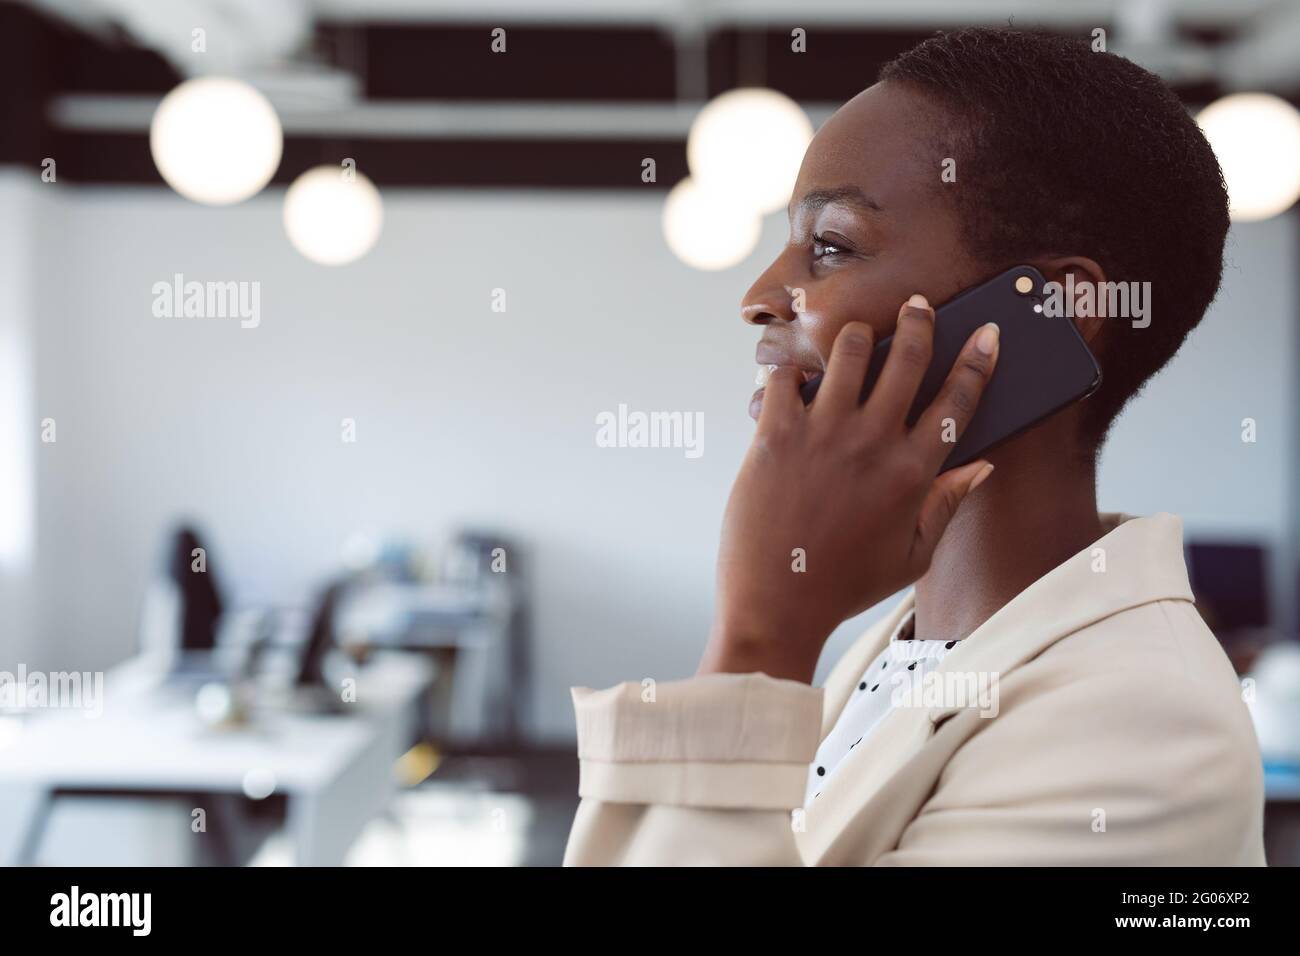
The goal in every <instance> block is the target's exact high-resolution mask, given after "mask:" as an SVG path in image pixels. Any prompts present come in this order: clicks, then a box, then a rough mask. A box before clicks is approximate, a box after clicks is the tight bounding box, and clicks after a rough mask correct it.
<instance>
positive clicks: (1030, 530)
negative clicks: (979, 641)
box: [916, 427, 1104, 641]
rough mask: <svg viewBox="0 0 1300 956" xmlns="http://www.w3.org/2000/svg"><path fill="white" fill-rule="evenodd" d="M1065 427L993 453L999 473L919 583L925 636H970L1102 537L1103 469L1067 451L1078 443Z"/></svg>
mask: <svg viewBox="0 0 1300 956" xmlns="http://www.w3.org/2000/svg"><path fill="white" fill-rule="evenodd" d="M1036 431H1037V430H1036ZM1062 431H1066V429H1063V428H1060V427H1058V428H1053V429H1044V430H1042V434H1036V433H1035V432H1031V433H1029V434H1027V435H1025V436H1023V437H1022V438H1020V439H1017V440H1016V441H1014V442H1012V443H1011V444H1009V445H1007V446H1005V447H1004V448H1003V449H1000V450H999V451H998V452H997V453H995V454H992V455H990V456H989V460H990V461H992V462H993V463H994V465H995V466H996V467H995V469H994V471H993V474H992V475H990V476H989V479H988V481H986V482H984V483H983V484H982V485H981V486H980V487H979V488H978V489H977V490H976V491H975V492H973V493H972V494H971V495H970V497H969V498H967V500H966V501H964V502H963V503H962V506H961V508H959V509H958V511H957V515H956V517H954V518H953V520H952V523H951V524H950V525H949V526H948V530H947V531H946V532H945V533H944V536H943V540H942V541H940V543H939V547H938V549H937V550H936V551H935V553H934V560H933V561H932V562H931V564H930V569H929V571H927V572H926V574H925V576H924V577H922V578H921V579H920V580H919V581H917V583H916V637H917V639H919V640H943V641H955V640H961V639H962V638H965V637H969V636H970V634H971V633H972V632H973V631H974V630H975V629H976V628H978V627H979V626H980V625H981V624H983V623H984V622H985V621H986V620H988V619H989V618H990V617H991V616H992V615H993V614H994V613H995V612H997V611H998V610H999V609H1000V608H1002V607H1003V606H1004V605H1005V604H1007V602H1009V601H1010V600H1011V599H1012V598H1014V597H1015V596H1016V595H1017V594H1019V593H1020V592H1021V591H1023V590H1024V589H1025V588H1027V587H1029V585H1031V584H1033V583H1034V582H1035V581H1037V580H1038V579H1039V578H1041V577H1042V576H1043V575H1044V574H1046V573H1047V572H1048V571H1051V570H1052V569H1053V568H1054V567H1056V566H1057V565H1059V564H1061V563H1062V562H1063V561H1065V560H1067V559H1068V558H1070V557H1072V556H1073V555H1075V554H1077V553H1078V552H1080V551H1082V550H1083V549H1084V548H1086V547H1087V546H1088V545H1090V544H1091V543H1092V542H1094V541H1096V540H1097V539H1098V538H1100V537H1101V536H1102V534H1103V533H1104V532H1103V529H1102V524H1101V519H1100V518H1099V516H1098V514H1097V494H1096V470H1095V467H1094V466H1093V465H1092V464H1091V463H1087V464H1085V463H1080V462H1078V461H1077V460H1075V461H1071V460H1068V456H1066V455H1062V454H1061V451H1060V449H1062V448H1069V447H1072V446H1073V445H1074V444H1075V442H1074V441H1071V440H1070V438H1071V437H1072V436H1070V435H1068V434H1065V435H1062V434H1061V432H1062Z"/></svg>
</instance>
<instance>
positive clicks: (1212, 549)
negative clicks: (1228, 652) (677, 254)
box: [1187, 541, 1270, 635]
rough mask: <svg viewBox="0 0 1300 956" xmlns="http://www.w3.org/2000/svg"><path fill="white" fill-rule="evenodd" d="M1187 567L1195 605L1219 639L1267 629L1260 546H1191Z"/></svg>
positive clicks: (1216, 543)
mask: <svg viewBox="0 0 1300 956" xmlns="http://www.w3.org/2000/svg"><path fill="white" fill-rule="evenodd" d="M1187 566H1188V572H1189V576H1190V578H1191V583H1192V591H1193V592H1194V593H1195V594H1196V601H1197V604H1198V605H1201V606H1202V607H1203V608H1204V609H1205V610H1206V612H1207V616H1208V617H1211V618H1212V619H1213V620H1212V621H1211V622H1210V623H1211V624H1212V626H1213V627H1214V629H1215V631H1216V632H1218V633H1219V634H1220V635H1223V634H1230V633H1232V632H1233V631H1240V630H1246V629H1249V628H1259V627H1267V626H1268V624H1269V618H1270V615H1269V588H1268V562H1267V556H1266V554H1265V549H1264V548H1263V547H1262V546H1261V545H1258V544H1253V543H1250V542H1224V541H1214V542H1201V541H1196V542H1191V543H1189V544H1188V545H1187Z"/></svg>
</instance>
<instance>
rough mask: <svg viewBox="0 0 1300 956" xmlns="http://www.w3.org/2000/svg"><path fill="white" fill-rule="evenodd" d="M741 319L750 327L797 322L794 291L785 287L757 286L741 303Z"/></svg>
mask: <svg viewBox="0 0 1300 956" xmlns="http://www.w3.org/2000/svg"><path fill="white" fill-rule="evenodd" d="M740 317H741V318H742V319H743V320H744V321H745V322H747V323H749V324H750V325H769V324H770V323H772V322H776V321H781V322H793V321H794V320H795V310H794V290H793V289H791V288H789V287H788V286H785V285H769V286H765V287H761V286H759V285H757V284H756V285H755V286H754V288H752V289H750V290H749V292H748V293H747V294H746V295H745V298H744V299H743V300H742V301H741V303H740Z"/></svg>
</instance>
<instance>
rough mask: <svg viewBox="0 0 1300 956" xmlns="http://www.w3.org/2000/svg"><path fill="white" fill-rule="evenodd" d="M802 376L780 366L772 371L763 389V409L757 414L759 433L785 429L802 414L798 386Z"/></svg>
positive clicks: (795, 371)
mask: <svg viewBox="0 0 1300 956" xmlns="http://www.w3.org/2000/svg"><path fill="white" fill-rule="evenodd" d="M802 381H803V376H802V375H801V374H800V373H799V370H798V369H797V368H794V367H793V366H790V365H782V366H781V367H780V368H776V369H773V370H772V374H771V375H770V376H769V377H768V379H767V385H766V386H765V387H764V388H763V408H762V410H761V411H760V412H759V413H758V429H759V431H766V432H772V431H774V430H779V429H783V428H787V427H789V426H790V425H792V424H794V422H795V421H796V420H797V419H798V417H799V416H800V415H801V414H802V413H803V409H804V404H803V399H801V398H800V397H799V384H800V383H801V382H802Z"/></svg>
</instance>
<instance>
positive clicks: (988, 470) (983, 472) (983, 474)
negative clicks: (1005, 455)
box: [966, 464, 993, 494]
mask: <svg viewBox="0 0 1300 956" xmlns="http://www.w3.org/2000/svg"><path fill="white" fill-rule="evenodd" d="M991 474H993V465H992V464H987V465H985V466H984V467H983V468H981V469H980V473H979V474H978V475H976V476H975V480H974V481H972V482H971V483H970V487H969V488H967V489H966V494H970V493H971V492H972V491H974V490H975V489H976V488H978V487H979V486H980V485H981V484H982V483H983V481H984V479H985V478H987V477H988V476H989V475H991Z"/></svg>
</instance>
